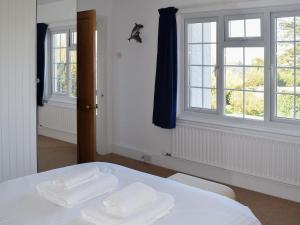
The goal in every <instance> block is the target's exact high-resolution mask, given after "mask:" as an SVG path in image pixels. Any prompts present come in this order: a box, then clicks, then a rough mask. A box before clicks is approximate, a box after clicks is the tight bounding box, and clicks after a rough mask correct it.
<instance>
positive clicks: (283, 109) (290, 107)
mask: <svg viewBox="0 0 300 225" xmlns="http://www.w3.org/2000/svg"><path fill="white" fill-rule="evenodd" d="M277 116H278V117H283V118H294V95H285V94H277Z"/></svg>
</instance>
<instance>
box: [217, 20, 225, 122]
mask: <svg viewBox="0 0 300 225" xmlns="http://www.w3.org/2000/svg"><path fill="white" fill-rule="evenodd" d="M224 26H225V23H224V15H220V17H219V21H218V27H219V29H218V32H217V40H218V46H217V65H218V74H217V76H218V77H217V79H218V80H217V100H218V101H217V108H218V113H219V117H223V116H224V81H225V73H224V40H225V27H224Z"/></svg>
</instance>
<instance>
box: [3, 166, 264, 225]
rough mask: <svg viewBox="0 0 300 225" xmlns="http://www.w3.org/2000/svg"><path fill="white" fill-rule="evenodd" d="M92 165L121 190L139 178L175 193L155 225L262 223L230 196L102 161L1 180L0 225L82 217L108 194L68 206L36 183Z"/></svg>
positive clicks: (51, 223) (59, 222) (48, 224)
mask: <svg viewBox="0 0 300 225" xmlns="http://www.w3.org/2000/svg"><path fill="white" fill-rule="evenodd" d="M90 165H95V166H97V167H99V169H100V170H101V171H106V172H109V173H112V174H114V175H116V176H117V177H118V179H119V187H118V189H120V188H122V187H124V186H126V185H128V184H131V183H133V182H137V181H140V182H143V183H145V184H146V185H149V186H151V187H153V188H155V189H156V190H159V191H161V192H166V193H169V194H171V195H173V196H174V198H175V207H174V208H173V209H172V211H171V213H170V214H168V215H167V216H165V217H164V218H162V219H161V220H159V221H157V222H156V223H155V225H185V224H186V225H261V223H260V222H259V221H258V219H257V218H256V217H255V216H254V214H253V213H252V212H251V210H250V209H249V208H247V207H246V206H243V205H241V204H240V203H238V202H236V201H234V200H231V199H229V198H226V197H223V196H221V195H218V194H214V193H211V192H207V191H204V190H200V189H197V188H193V187H190V186H187V185H184V184H181V183H178V182H176V181H172V180H169V179H165V178H160V177H156V176H153V175H150V174H146V173H142V172H139V171H135V170H132V169H129V168H126V167H122V166H119V165H114V164H110V163H101V162H99V163H90V164H83V165H75V166H71V167H66V168H62V169H56V170H51V171H48V172H44V173H40V174H35V175H31V176H27V177H22V178H18V179H15V180H11V181H7V182H4V183H1V184H0V224H1V225H64V224H67V223H70V222H71V221H76V220H77V219H78V218H80V211H81V209H82V208H85V207H87V206H89V205H91V204H97V202H100V201H101V199H102V198H104V197H105V196H101V197H99V198H96V199H93V200H91V201H88V202H86V203H84V204H82V205H80V206H78V207H76V208H73V209H66V208H62V207H59V206H57V205H54V204H52V203H51V202H49V201H47V200H45V199H43V198H42V197H40V196H39V195H38V194H37V191H36V185H37V184H39V183H41V182H43V181H47V180H51V179H54V178H55V177H56V176H58V175H61V174H63V173H65V172H67V171H69V170H72V169H74V168H78V167H79V168H80V167H82V168H84V167H86V166H90ZM71 224H72V222H71ZM74 224H75V222H74ZM141 225H142V224H141Z"/></svg>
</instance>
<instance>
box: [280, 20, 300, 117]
mask: <svg viewBox="0 0 300 225" xmlns="http://www.w3.org/2000/svg"><path fill="white" fill-rule="evenodd" d="M275 27H276V29H275V30H276V40H275V46H274V48H275V49H276V51H275V54H276V64H275V73H276V117H277V118H286V119H300V16H288V17H276V18H275Z"/></svg>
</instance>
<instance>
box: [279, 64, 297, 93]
mask: <svg viewBox="0 0 300 225" xmlns="http://www.w3.org/2000/svg"><path fill="white" fill-rule="evenodd" d="M277 92H279V93H294V69H277Z"/></svg>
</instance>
